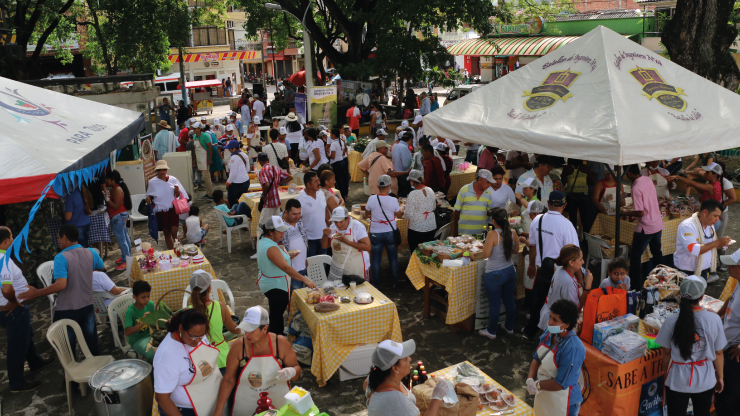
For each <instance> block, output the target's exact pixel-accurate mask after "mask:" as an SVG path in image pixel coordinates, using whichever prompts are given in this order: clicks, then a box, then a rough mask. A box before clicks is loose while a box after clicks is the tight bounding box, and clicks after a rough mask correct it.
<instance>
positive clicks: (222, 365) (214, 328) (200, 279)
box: [190, 270, 243, 374]
mask: <svg viewBox="0 0 740 416" xmlns="http://www.w3.org/2000/svg"><path fill="white" fill-rule="evenodd" d="M212 280H213V276H211V274H210V273H208V272H207V271H205V270H196V271H194V272H193V274H192V275H191V276H190V301H191V302H192V303H193V309H195V310H199V311H201V312H203V314H204V315H205V316H207V317H208V332H207V335H206V337H207V338H208V341H209V342H210V343H211V345H213V346H214V347H216V348H217V349H218V351H219V355H218V368H219V369H220V370H221V374H224V372H225V371H226V357H227V356H228V355H229V345H228V344H227V343H226V340H225V339H224V333H223V328H224V327H226V329H227V330H229V332H231V333H232V334H234V335H243V333H242V330H241V329H239V328H237V327H236V324H235V323H234V320H233V319H231V314H230V313H229V309H228V308H227V307H226V304H225V303H223V302H221V301H218V302H214V301H212V300H211V299H210V295H211V290H212V287H211V281H212Z"/></svg>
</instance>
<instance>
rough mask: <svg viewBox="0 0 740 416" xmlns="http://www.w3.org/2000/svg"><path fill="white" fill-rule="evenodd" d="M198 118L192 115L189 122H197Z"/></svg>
mask: <svg viewBox="0 0 740 416" xmlns="http://www.w3.org/2000/svg"><path fill="white" fill-rule="evenodd" d="M197 121H198V120H196V119H195V117H190V120H188V123H190V124H193V123H195V122H197Z"/></svg>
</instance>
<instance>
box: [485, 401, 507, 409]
mask: <svg viewBox="0 0 740 416" xmlns="http://www.w3.org/2000/svg"><path fill="white" fill-rule="evenodd" d="M488 407H490V408H491V409H492V410H506V408H507V407H509V406H508V405H507V404H506V402H505V401H504V399H498V400H495V401H492V402H490V403H488Z"/></svg>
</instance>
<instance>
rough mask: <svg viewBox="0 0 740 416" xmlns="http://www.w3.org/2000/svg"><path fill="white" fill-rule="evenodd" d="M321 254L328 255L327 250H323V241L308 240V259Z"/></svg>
mask: <svg viewBox="0 0 740 416" xmlns="http://www.w3.org/2000/svg"><path fill="white" fill-rule="evenodd" d="M319 254H326V249H325V248H321V240H320V239H319V240H308V250H307V251H306V257H313V256H317V255H319Z"/></svg>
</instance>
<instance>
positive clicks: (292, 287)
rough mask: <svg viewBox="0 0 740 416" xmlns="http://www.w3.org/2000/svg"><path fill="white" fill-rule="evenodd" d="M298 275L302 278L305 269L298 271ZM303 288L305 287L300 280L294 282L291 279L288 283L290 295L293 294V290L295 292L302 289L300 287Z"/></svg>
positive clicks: (304, 274)
mask: <svg viewBox="0 0 740 416" xmlns="http://www.w3.org/2000/svg"><path fill="white" fill-rule="evenodd" d="M298 274H300V275H302V276H306V269H303V270H298ZM304 286H305V285H304V284H303V282H301V281H300V280H295V279H292V280H291V281H290V291H291V293H292V292H293V291H294V290H296V289H301V288H302V287H304Z"/></svg>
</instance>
